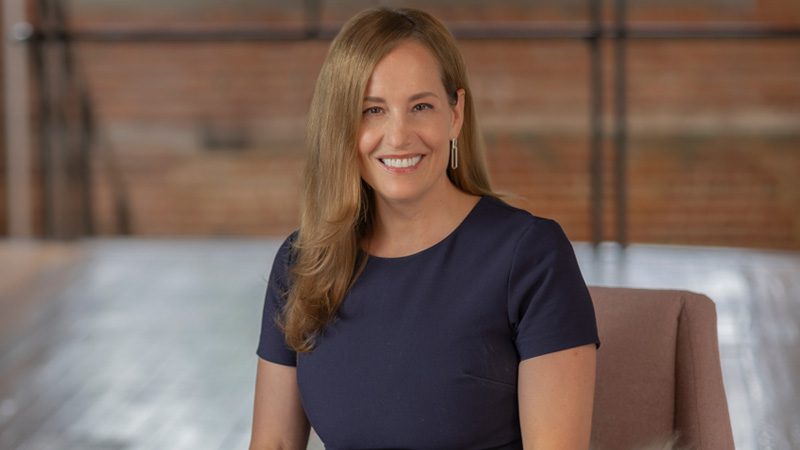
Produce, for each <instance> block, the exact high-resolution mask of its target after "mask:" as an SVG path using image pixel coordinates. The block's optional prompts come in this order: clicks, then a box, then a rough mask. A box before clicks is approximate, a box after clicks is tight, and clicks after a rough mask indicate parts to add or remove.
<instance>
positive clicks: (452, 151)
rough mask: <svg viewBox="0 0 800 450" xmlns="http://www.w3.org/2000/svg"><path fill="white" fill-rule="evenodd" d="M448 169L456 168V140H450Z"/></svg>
mask: <svg viewBox="0 0 800 450" xmlns="http://www.w3.org/2000/svg"><path fill="white" fill-rule="evenodd" d="M450 168H451V169H453V170H456V168H458V139H450Z"/></svg>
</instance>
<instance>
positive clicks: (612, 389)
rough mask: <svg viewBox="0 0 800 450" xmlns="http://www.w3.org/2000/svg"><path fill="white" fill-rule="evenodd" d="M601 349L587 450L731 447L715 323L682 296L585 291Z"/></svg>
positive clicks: (692, 296)
mask: <svg viewBox="0 0 800 450" xmlns="http://www.w3.org/2000/svg"><path fill="white" fill-rule="evenodd" d="M590 292H591V295H592V300H593V301H594V307H595V311H596V314H597V326H598V328H599V332H600V340H601V342H602V344H601V346H600V349H599V350H598V353H597V385H596V391H595V399H594V402H595V403H594V415H593V422H592V449H593V450H594V449H596V450H628V449H639V448H646V447H647V446H649V445H652V444H653V443H654V442H658V441H660V442H663V441H666V440H668V439H669V438H670V436H671V435H672V434H673V433H674V432H677V433H678V435H679V438H678V441H677V445H678V448H692V449H704V450H705V449H710V450H726V449H732V448H734V444H733V434H732V432H731V424H730V418H729V416H728V404H727V401H726V399H725V388H724V386H723V383H722V370H721V369H720V360H719V345H718V342H717V316H716V308H715V305H714V302H712V301H711V300H710V299H709V298H708V297H706V296H704V295H701V294H696V293H692V292H687V291H673V290H648V289H628V288H607V287H595V286H593V287H590Z"/></svg>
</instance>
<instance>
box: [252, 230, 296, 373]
mask: <svg viewBox="0 0 800 450" xmlns="http://www.w3.org/2000/svg"><path fill="white" fill-rule="evenodd" d="M296 235H297V234H296V232H295V233H292V234H291V235H290V236H289V237H288V238H287V239H286V240H285V241H284V242H283V244H282V245H281V247H280V248H279V249H278V253H277V254H276V255H275V260H274V261H273V263H272V270H271V272H270V275H269V282H268V283H267V292H266V295H265V296H264V312H263V316H262V318H261V337H260V338H259V342H258V349H257V350H256V354H257V355H258V356H259V357H260V358H262V359H265V360H267V361H270V362H274V363H277V364H283V365H285V366H295V365H297V354H296V353H295V352H294V351H293V350H292V349H290V348H289V347H288V346H287V345H286V339H285V338H284V335H283V331H282V330H281V328H280V326H278V323H277V320H278V319H279V318H280V314H281V312H282V310H283V304H284V303H285V294H286V292H287V291H288V289H289V267H290V265H291V259H292V258H291V252H292V244H293V243H294V239H295V237H296Z"/></svg>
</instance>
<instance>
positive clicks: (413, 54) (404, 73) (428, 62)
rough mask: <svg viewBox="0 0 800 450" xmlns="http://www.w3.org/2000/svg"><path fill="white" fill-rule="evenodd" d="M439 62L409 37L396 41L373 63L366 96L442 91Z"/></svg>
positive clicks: (425, 48)
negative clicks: (396, 43)
mask: <svg viewBox="0 0 800 450" xmlns="http://www.w3.org/2000/svg"><path fill="white" fill-rule="evenodd" d="M440 74H441V70H440V67H439V62H438V61H437V59H436V57H435V56H434V55H433V53H432V52H431V51H430V50H429V49H428V48H427V47H426V46H425V45H423V44H421V43H419V42H416V41H413V40H409V41H404V42H402V43H400V44H398V45H397V46H396V47H395V48H393V49H392V50H391V51H390V52H389V53H387V54H386V55H385V56H384V57H383V58H382V59H381V60H380V61H378V63H377V64H376V65H375V68H374V70H373V71H372V75H371V76H370V78H369V83H368V85H367V95H368V96H369V95H370V94H371V93H374V92H381V94H382V96H383V95H392V94H402V95H405V94H409V91H419V92H422V91H432V92H435V93H437V94H438V93H440V92H441V91H443V90H444V86H443V85H442V81H441V75H440Z"/></svg>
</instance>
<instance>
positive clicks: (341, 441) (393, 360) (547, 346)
mask: <svg viewBox="0 0 800 450" xmlns="http://www.w3.org/2000/svg"><path fill="white" fill-rule="evenodd" d="M293 239H294V235H292V236H290V237H289V238H288V239H287V240H286V242H284V244H283V245H282V246H281V248H280V250H279V251H278V254H277V256H276V258H275V262H274V264H273V267H272V273H271V275H270V281H269V285H268V287H267V292H266V299H265V306H264V316H263V319H262V330H261V337H260V342H259V345H258V350H257V354H258V356H259V357H261V358H263V359H265V360H267V361H272V362H275V363H278V364H284V365H290V366H296V367H297V381H298V385H299V388H300V395H301V401H302V404H303V408H304V410H305V412H306V415H307V417H308V419H309V420H310V422H311V425H312V426H313V427H314V429H315V430H316V432H317V434H318V435H319V436H320V438H321V439H322V441H323V442H324V443H325V446H326V448H328V449H496V448H502V449H521V448H522V442H521V436H520V425H519V415H518V406H517V368H518V365H519V362H520V361H521V360H524V359H528V358H533V357H535V356H539V355H543V354H546V353H550V352H555V351H559V350H564V349H567V348H571V347H576V346H580V345H584V344H590V343H595V344H596V345H597V346H599V345H600V344H599V339H598V336H597V326H596V323H595V315H594V309H593V307H592V302H591V298H590V297H589V292H588V290H587V288H586V284H585V282H584V280H583V277H582V276H581V273H580V270H579V268H578V264H577V261H576V259H575V254H574V252H573V249H572V246H571V244H570V242H569V240H568V239H567V237H566V235H565V234H564V232H563V230H562V229H561V227H560V226H559V225H558V223H556V222H555V221H553V220H550V219H544V218H540V217H536V216H533V215H531V214H530V213H528V212H526V211H523V210H520V209H517V208H514V207H511V206H509V205H507V204H506V203H504V202H502V201H501V200H498V199H495V198H493V197H482V198H481V199H480V200H479V201H478V203H477V204H476V206H475V207H474V208H473V209H472V211H470V213H469V214H468V215H467V217H466V218H465V219H464V221H463V222H462V223H461V224H460V225H459V226H458V228H456V229H455V230H454V231H453V232H452V233H451V234H450V235H448V236H447V237H446V238H445V239H443V240H442V241H440V242H438V243H437V244H435V245H433V246H432V247H429V248H427V249H425V250H422V251H421V252H419V253H415V254H413V255H409V256H403V257H399V258H381V257H375V256H370V257H369V258H368V260H367V264H366V267H365V269H364V272H363V273H362V274H361V276H360V277H359V278H358V280H357V281H356V282H355V284H354V285H353V287H352V289H351V291H350V292H349V294H348V295H347V296H346V298H345V299H344V301H343V303H342V306H341V308H340V310H339V313H338V315H337V317H336V319H335V320H334V321H333V322H332V323H331V324H329V325H328V326H327V327H326V328H325V330H324V332H323V333H322V335H321V336H320V337H319V338H318V339H317V345H316V347H315V349H314V350H313V351H312V352H310V353H303V354H299V356H298V355H297V354H296V353H295V352H293V351H291V350H289V349H288V348H287V347H286V344H285V341H284V339H283V335H282V334H281V332H280V330H279V329H278V328H277V327H276V325H275V321H274V319H275V317H277V314H279V313H280V307H281V305H282V303H283V301H284V300H283V299H282V297H281V295H280V293H281V292H285V291H286V289H287V286H288V283H289V280H288V279H287V267H288V266H289V265H290V264H291V251H290V248H291V242H292V241H293Z"/></svg>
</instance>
